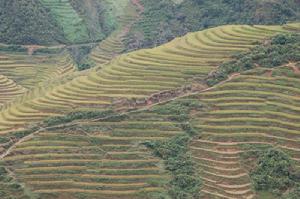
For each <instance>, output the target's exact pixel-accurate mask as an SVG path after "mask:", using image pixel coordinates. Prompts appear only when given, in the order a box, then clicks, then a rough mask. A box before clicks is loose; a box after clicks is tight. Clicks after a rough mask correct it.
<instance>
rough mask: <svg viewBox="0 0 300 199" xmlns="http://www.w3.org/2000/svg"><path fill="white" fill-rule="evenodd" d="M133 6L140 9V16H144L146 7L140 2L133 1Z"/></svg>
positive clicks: (137, 0) (138, 0)
mask: <svg viewBox="0 0 300 199" xmlns="http://www.w3.org/2000/svg"><path fill="white" fill-rule="evenodd" d="M131 2H132V4H133V5H135V6H136V7H137V8H138V9H139V14H142V13H143V12H144V11H145V8H144V6H143V5H142V4H141V2H140V0H131Z"/></svg>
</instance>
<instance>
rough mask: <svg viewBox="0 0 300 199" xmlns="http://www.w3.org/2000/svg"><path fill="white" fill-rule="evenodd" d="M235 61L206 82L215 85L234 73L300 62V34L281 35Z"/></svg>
mask: <svg viewBox="0 0 300 199" xmlns="http://www.w3.org/2000/svg"><path fill="white" fill-rule="evenodd" d="M233 58H234V60H232V61H229V62H225V63H223V64H221V65H220V67H219V68H218V70H216V71H215V72H214V73H212V74H211V75H210V76H209V77H208V78H207V79H206V82H207V84H208V85H209V86H212V85H215V84H217V83H219V82H220V81H223V80H225V79H227V78H228V76H229V75H230V74H232V73H236V72H243V71H246V70H250V69H254V68H256V67H266V68H274V67H277V66H281V65H283V64H288V63H289V62H298V61H300V34H279V35H276V36H275V37H274V38H272V39H271V40H270V41H269V42H267V43H266V44H261V45H258V46H256V47H255V48H253V49H251V50H250V51H249V52H245V53H241V54H237V55H235V56H233Z"/></svg>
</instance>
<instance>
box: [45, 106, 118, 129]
mask: <svg viewBox="0 0 300 199" xmlns="http://www.w3.org/2000/svg"><path fill="white" fill-rule="evenodd" d="M112 115H113V111H111V110H108V111H81V112H73V113H69V114H67V115H65V116H57V117H50V118H47V119H45V120H44V122H43V123H44V124H45V125H46V126H47V127H50V126H54V125H59V124H64V123H68V122H72V121H74V120H82V119H92V118H96V117H106V116H107V117H108V116H112Z"/></svg>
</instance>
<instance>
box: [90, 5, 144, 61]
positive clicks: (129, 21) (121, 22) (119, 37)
mask: <svg viewBox="0 0 300 199" xmlns="http://www.w3.org/2000/svg"><path fill="white" fill-rule="evenodd" d="M137 2H138V1H134V0H132V1H129V0H123V1H122V4H121V6H120V5H118V6H117V5H113V7H114V8H119V9H117V10H118V12H121V13H122V14H120V15H119V16H117V22H118V27H117V28H116V30H115V31H114V32H112V34H111V35H110V36H108V37H107V38H106V39H104V40H103V41H102V42H100V43H99V45H98V46H97V47H96V48H94V49H93V51H92V53H91V54H90V56H89V57H90V58H91V60H93V61H94V62H95V63H96V64H97V65H103V64H105V63H108V62H109V61H110V60H111V59H112V58H114V57H116V56H117V55H120V54H121V53H122V52H124V51H125V50H126V49H125V44H124V42H125V40H126V39H127V34H128V32H129V30H130V28H131V27H132V25H133V24H134V22H135V21H136V20H137V19H138V18H139V12H141V10H140V8H139V7H138V6H137ZM112 4H115V3H114V2H112ZM120 8H122V9H120Z"/></svg>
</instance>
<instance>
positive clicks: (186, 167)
mask: <svg viewBox="0 0 300 199" xmlns="http://www.w3.org/2000/svg"><path fill="white" fill-rule="evenodd" d="M199 108H202V105H201V104H199V102H198V101H197V100H192V99H183V100H178V101H175V102H170V103H167V104H165V105H163V106H157V107H154V109H153V111H154V112H156V113H158V114H161V115H172V116H171V117H168V118H169V119H171V120H175V121H177V122H180V124H181V128H182V129H183V131H184V132H185V133H186V134H183V135H179V136H176V137H174V138H171V139H169V140H164V141H151V142H149V141H148V142H145V143H144V144H145V145H146V146H147V147H148V148H151V149H152V150H153V152H154V154H155V155H156V156H158V157H160V158H162V159H163V160H164V165H165V168H166V170H168V171H170V172H171V174H172V179H171V180H170V182H169V186H170V188H169V191H168V192H169V194H170V196H171V198H174V199H185V198H198V197H199V193H200V188H201V180H200V178H199V176H198V173H197V169H196V165H195V163H194V162H193V159H192V157H191V154H190V152H189V150H188V146H189V143H190V141H191V139H192V136H194V135H195V131H194V130H193V128H192V127H191V125H190V124H189V119H190V118H189V112H190V111H191V110H198V109H199Z"/></svg>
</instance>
